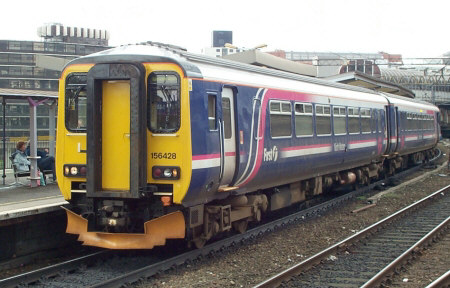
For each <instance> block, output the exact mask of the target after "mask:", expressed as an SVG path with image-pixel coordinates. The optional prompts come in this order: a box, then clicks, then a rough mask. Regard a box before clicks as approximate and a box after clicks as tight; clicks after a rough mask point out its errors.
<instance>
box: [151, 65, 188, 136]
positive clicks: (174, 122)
mask: <svg viewBox="0 0 450 288" xmlns="http://www.w3.org/2000/svg"><path fill="white" fill-rule="evenodd" d="M147 93H148V94H149V97H148V101H147V104H148V105H147V109H148V110H147V111H148V119H147V126H148V127H149V129H150V131H152V132H153V133H173V132H176V131H178V129H179V128H180V122H181V117H180V116H181V115H180V113H181V101H180V77H179V76H178V74H177V73H174V72H153V73H151V74H150V75H149V76H148V89H147Z"/></svg>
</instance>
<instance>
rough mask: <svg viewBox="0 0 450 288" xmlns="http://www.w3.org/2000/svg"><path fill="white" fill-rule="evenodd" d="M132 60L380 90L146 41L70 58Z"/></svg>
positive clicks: (194, 73) (190, 71) (193, 74)
mask: <svg viewBox="0 0 450 288" xmlns="http://www.w3.org/2000/svg"><path fill="white" fill-rule="evenodd" d="M128 60H129V61H130V62H169V63H176V64H178V65H180V67H181V68H182V69H183V71H184V73H185V74H186V76H187V77H190V78H203V75H202V72H201V70H200V69H199V68H198V67H197V66H196V65H195V64H196V63H202V64H211V65H216V66H221V67H227V68H231V69H237V70H242V71H247V72H253V73H259V74H263V75H268V76H274V77H280V78H284V79H291V80H296V81H302V82H307V83H313V84H318V85H323V86H329V87H334V88H340V89H346V90H353V91H357V92H363V93H370V94H374V95H378V93H377V92H375V91H373V90H370V89H367V88H362V87H357V86H351V85H346V84H342V83H335V82H332V81H329V80H323V79H318V78H312V77H307V76H303V75H298V74H294V73H289V72H284V71H280V70H275V69H270V68H266V67H259V66H255V65H250V64H245V63H240V62H236V61H232V60H226V59H222V58H217V57H211V56H206V55H199V54H195V53H190V52H187V51H186V50H184V49H182V48H179V47H176V46H172V45H165V44H159V43H153V42H147V43H142V44H135V45H124V46H119V47H116V48H112V49H108V50H104V51H101V52H97V53H94V54H90V55H87V56H84V57H80V58H77V59H75V60H73V61H71V62H70V63H69V64H68V65H71V64H83V63H98V62H105V61H107V62H113V61H120V62H123V61H128Z"/></svg>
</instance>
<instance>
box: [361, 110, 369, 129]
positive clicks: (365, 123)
mask: <svg viewBox="0 0 450 288" xmlns="http://www.w3.org/2000/svg"><path fill="white" fill-rule="evenodd" d="M361 131H362V132H363V133H370V131H371V128H370V109H363V108H361Z"/></svg>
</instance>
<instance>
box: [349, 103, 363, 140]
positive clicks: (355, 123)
mask: <svg viewBox="0 0 450 288" xmlns="http://www.w3.org/2000/svg"><path fill="white" fill-rule="evenodd" d="M348 132H349V134H359V133H360V132H361V128H360V125H359V108H356V107H349V108H348Z"/></svg>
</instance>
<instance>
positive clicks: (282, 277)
mask: <svg viewBox="0 0 450 288" xmlns="http://www.w3.org/2000/svg"><path fill="white" fill-rule="evenodd" d="M447 190H450V185H448V186H446V187H444V188H442V189H439V190H438V191H436V192H434V193H432V194H431V195H429V196H427V197H425V198H423V199H422V200H420V201H418V202H415V203H413V204H411V205H409V206H407V207H405V208H403V209H401V210H399V211H397V212H396V213H394V214H392V215H390V216H388V217H386V218H384V219H382V220H380V221H378V222H376V223H374V224H372V225H370V226H369V227H367V228H365V229H364V230H361V231H360V232H358V233H356V234H354V235H352V236H350V237H348V238H346V239H344V240H342V241H340V242H338V243H336V244H334V245H333V246H330V247H328V248H327V249H325V250H323V251H321V252H319V253H317V254H315V255H313V256H311V257H309V258H308V259H306V260H304V261H302V262H300V263H298V264H296V265H294V266H292V267H290V268H288V269H286V270H285V271H283V272H281V273H279V274H277V275H275V276H273V277H271V278H269V279H267V280H265V281H263V282H261V283H259V284H257V285H256V286H254V287H253V288H272V287H278V286H280V285H281V284H282V283H283V282H284V281H286V280H289V279H291V278H292V277H294V276H296V275H299V274H300V273H302V272H304V271H306V270H308V269H309V268H311V267H313V266H315V265H317V264H319V263H320V262H321V261H322V260H324V259H326V258H327V257H328V256H331V255H332V254H334V253H336V252H339V251H343V250H345V249H346V247H348V246H350V245H351V244H352V243H355V242H358V241H359V240H361V239H363V238H366V237H368V236H369V235H370V234H373V233H375V232H376V231H377V230H379V229H381V228H382V227H384V226H387V225H389V224H390V223H392V222H393V221H395V220H396V219H398V218H400V217H402V216H404V215H406V214H407V213H409V212H410V211H412V210H414V209H417V208H419V207H420V206H421V205H423V204H425V203H426V202H427V201H429V200H431V199H433V198H434V197H435V196H437V195H439V194H440V193H443V192H446V191H447Z"/></svg>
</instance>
